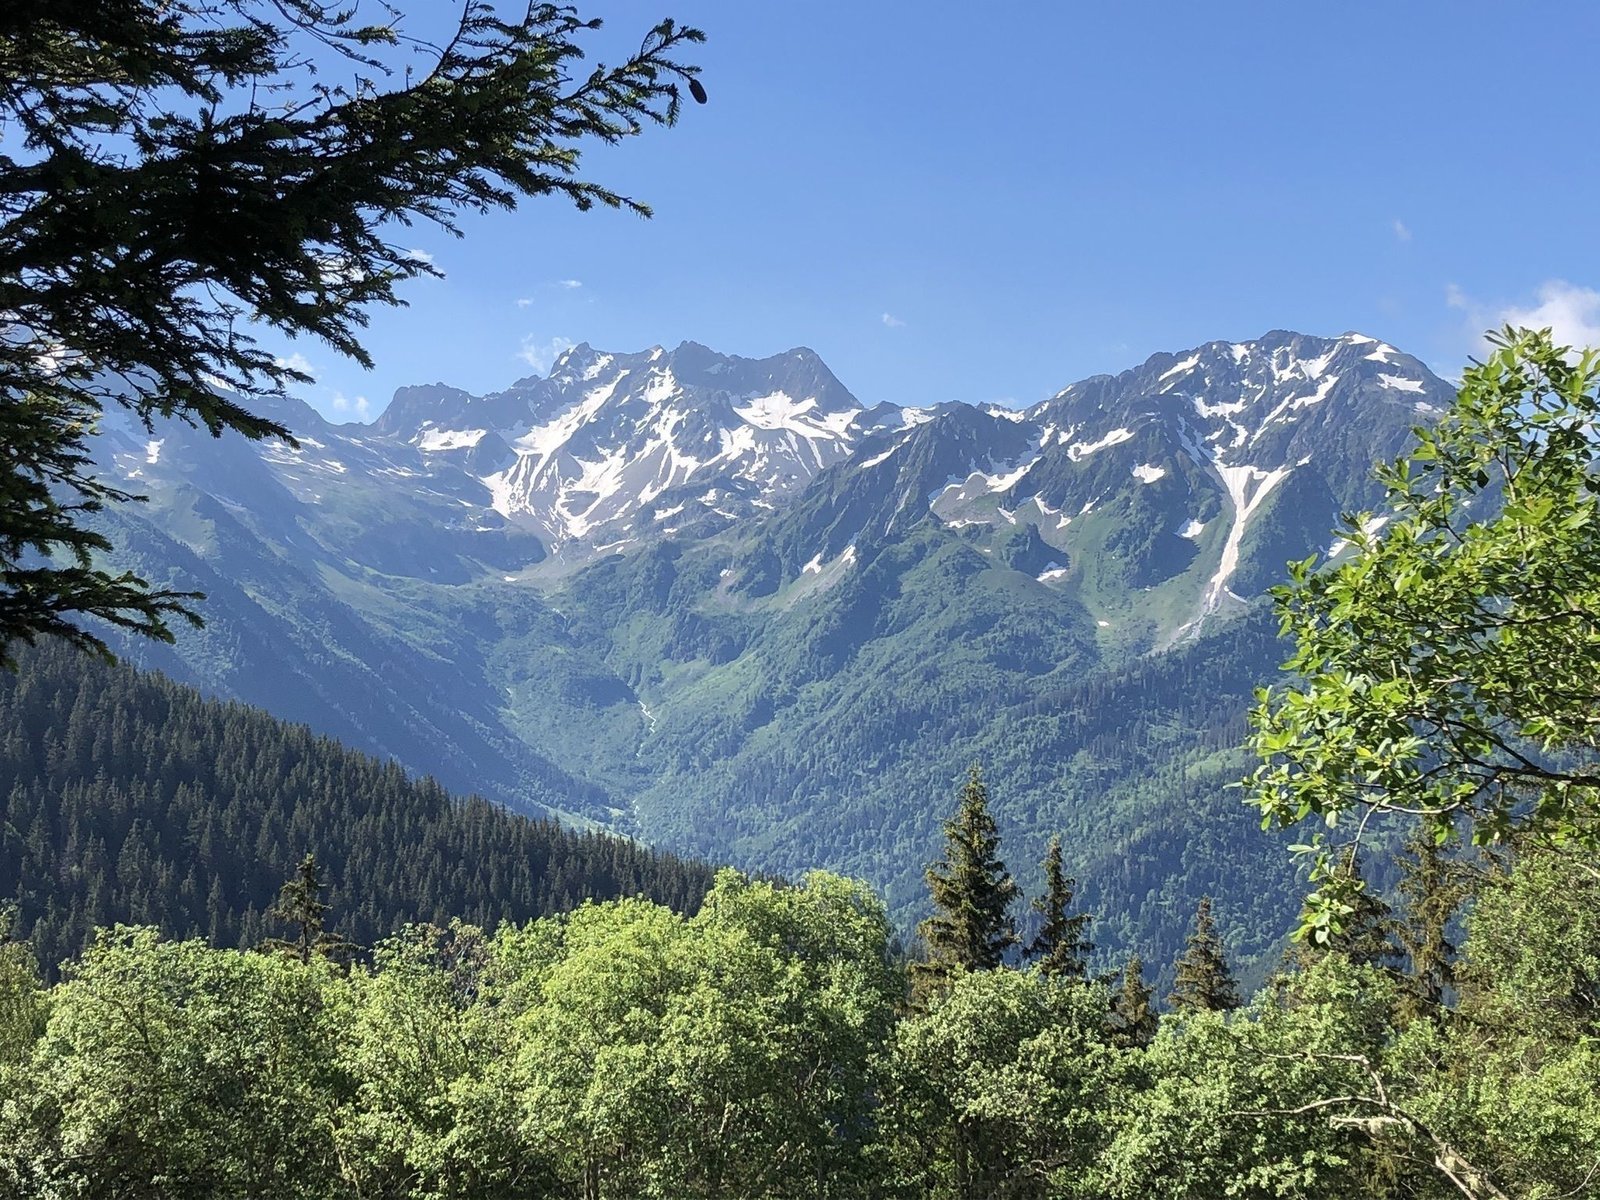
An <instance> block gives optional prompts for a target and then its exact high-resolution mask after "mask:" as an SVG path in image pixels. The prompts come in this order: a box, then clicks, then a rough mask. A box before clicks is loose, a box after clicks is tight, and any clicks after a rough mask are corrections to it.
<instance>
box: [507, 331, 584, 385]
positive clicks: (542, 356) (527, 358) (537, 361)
mask: <svg viewBox="0 0 1600 1200" xmlns="http://www.w3.org/2000/svg"><path fill="white" fill-rule="evenodd" d="M577 344H578V343H577V342H575V341H573V340H572V339H571V338H564V337H561V336H560V335H559V334H558V335H557V336H555V337H553V338H549V339H547V340H545V341H542V342H541V341H540V340H539V339H538V338H537V337H535V336H534V335H533V334H531V333H528V334H524V335H523V337H522V345H521V347H520V348H519V349H518V350H517V357H518V358H520V359H521V360H522V361H523V362H525V363H527V364H528V365H529V366H530V367H532V368H533V369H534V370H535V371H537V372H539V374H541V375H544V374H546V373H547V372H548V371H549V370H550V364H551V363H553V362H555V360H556V359H558V358H560V357H561V355H562V354H563V353H564V352H565V351H568V350H571V349H572V348H573V347H574V346H576V345H577Z"/></svg>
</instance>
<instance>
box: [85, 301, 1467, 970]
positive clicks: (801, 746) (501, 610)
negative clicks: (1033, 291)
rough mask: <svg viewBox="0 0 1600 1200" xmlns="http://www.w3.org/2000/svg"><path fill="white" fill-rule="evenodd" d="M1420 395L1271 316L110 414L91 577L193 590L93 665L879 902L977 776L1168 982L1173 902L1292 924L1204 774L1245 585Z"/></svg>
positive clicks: (1346, 489) (1351, 353) (1261, 945)
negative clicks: (202, 410)
mask: <svg viewBox="0 0 1600 1200" xmlns="http://www.w3.org/2000/svg"><path fill="white" fill-rule="evenodd" d="M1452 394H1453V392H1452V389H1451V387H1450V386H1449V385H1448V384H1447V383H1445V382H1444V381H1443V380H1441V379H1439V378H1437V377H1436V376H1435V375H1433V374H1432V373H1431V372H1430V371H1429V370H1428V369H1427V368H1426V367H1425V366H1424V365H1423V364H1422V363H1421V362H1419V361H1418V360H1417V359H1415V358H1413V357H1411V356H1409V355H1407V354H1404V353H1403V352H1401V351H1400V350H1398V349H1396V348H1395V347H1393V346H1390V345H1388V344H1386V343H1384V342H1381V341H1379V340H1377V339H1374V338H1371V337H1366V336H1363V335H1359V334H1354V333H1352V334H1346V335H1344V336H1342V337H1337V338H1321V337H1312V336H1308V335H1303V334H1297V333H1290V332H1282V331H1279V332H1273V333H1269V334H1267V335H1265V336H1263V337H1261V338H1258V339H1255V340H1251V341H1245V342H1211V343H1207V344H1206V345H1204V346H1200V347H1197V348H1195V349H1192V350H1187V351H1183V352H1180V353H1171V354H1158V355H1155V356H1153V357H1152V358H1150V359H1149V360H1148V361H1146V362H1145V363H1143V364H1142V365H1140V366H1138V367H1135V368H1132V369H1130V370H1127V371H1124V372H1122V373H1120V374H1118V375H1114V376H1112V375H1104V376H1096V377H1093V378H1090V379H1086V380H1083V381H1081V382H1078V383H1074V384H1072V385H1070V386H1068V387H1066V388H1064V389H1062V390H1061V391H1059V392H1058V393H1056V394H1055V395H1053V396H1051V397H1049V398H1047V399H1044V400H1041V401H1040V402H1038V403H1036V404H1034V405H1032V406H1031V407H1028V408H1024V409H1015V410H1013V409H1008V408H1005V407H1001V406H997V405H986V406H972V405H966V404H959V403H947V404H938V405H933V406H929V407H926V408H901V407H895V406H892V405H887V404H881V405H877V406H871V407H869V406H867V405H864V404H862V403H861V402H860V401H859V400H857V399H856V398H855V397H854V396H853V395H852V394H851V393H850V392H849V390H848V389H847V388H846V387H845V386H844V385H843V384H842V383H841V382H840V381H839V380H838V379H837V378H836V377H835V376H834V375H833V373H832V372H831V371H830V370H829V369H828V367H827V366H826V365H825V364H824V363H823V362H822V360H821V359H820V358H819V357H818V356H817V355H816V354H814V353H813V352H811V351H809V350H805V349H796V350H791V351H789V352H787V353H784V354H779V355H775V356H773V357H770V358H764V359H748V358H739V357H734V356H729V355H724V354H719V353H716V352H714V351H712V350H709V349H707V348H706V347H704V346H700V345H697V344H695V343H684V344H683V345H681V346H679V347H677V348H676V349H674V350H665V349H662V348H659V347H657V348H653V349H651V350H647V351H644V352H640V353H634V354H621V353H607V352H601V351H598V350H595V349H593V348H591V347H589V346H587V345H582V346H577V347H575V348H573V349H571V350H568V351H567V352H566V353H564V354H563V355H562V356H561V357H560V358H559V359H558V360H557V361H556V362H555V363H554V364H553V366H552V368H551V370H550V372H549V375H548V376H547V377H543V378H540V377H536V376H535V377H529V378H526V379H522V380H518V381H516V382H515V383H513V384H511V386H509V387H508V388H506V389H505V390H504V391H500V392H495V393H491V394H488V395H483V396H475V395H470V394H468V393H466V392H464V391H461V390H460V389H457V388H453V387H450V386H447V385H445V384H442V383H436V384H430V385H424V386H415V387H406V388H402V389H400V390H399V391H398V392H397V393H396V394H395V397H394V400H393V401H392V403H391V404H390V405H389V407H388V408H387V409H386V411H385V412H384V413H383V414H382V415H381V416H380V417H379V418H378V419H377V420H376V421H375V422H373V423H371V424H365V425H359V424H344V425H335V424H331V423H329V422H327V421H325V420H324V419H323V418H321V417H320V416H319V415H318V414H317V413H316V412H315V411H314V410H313V409H311V408H310V407H309V406H306V405H304V404H301V403H299V402H298V401H293V400H284V401H281V402H278V405H277V408H276V411H274V412H273V413H272V415H273V416H275V417H277V418H278V419H279V420H281V421H283V422H284V423H285V424H286V425H288V426H289V427H290V428H291V429H292V430H294V432H295V435H296V440H297V444H296V445H293V446H290V445H286V444H283V443H277V442H269V443H261V444H251V443H248V442H245V441H242V440H238V439H223V440H220V441H218V440H213V439H211V438H210V437H209V436H206V435H205V434H204V433H203V432H201V431H196V430H192V429H188V428H185V427H181V426H176V427H161V428H158V429H157V430H156V432H155V433H154V434H153V435H152V433H151V432H150V431H147V430H145V429H144V428H142V427H141V426H139V425H138V424H137V423H136V422H132V421H126V420H121V419H118V418H108V420H107V422H106V424H105V426H104V428H103V429H102V433H101V436H100V438H99V441H100V453H99V461H100V463H101V465H102V467H103V469H104V470H105V471H106V472H108V473H109V474H111V475H114V476H116V477H118V478H119V481H120V482H122V483H124V484H127V485H128V486H130V487H132V488H134V489H136V490H140V491H143V492H145V493H147V494H148V495H149V497H150V499H149V502H148V503H147V504H141V505H122V506H119V507H118V508H116V509H115V510H114V511H112V512H110V513H108V514H106V515H105V520H106V522H107V524H108V526H109V528H108V532H109V533H110V534H111V536H112V538H113V540H114V542H115V543H116V545H117V546H118V555H119V561H120V563H121V564H122V565H126V566H128V567H131V568H133V569H136V570H138V571H139V572H140V573H142V574H144V575H145V576H146V578H149V579H151V580H152V581H154V582H157V583H160V584H163V585H168V586H177V587H183V588H191V589H195V590H199V591H203V592H205V593H207V596H208V598H207V600H206V601H205V604H204V610H203V611H204V614H205V616H206V619H207V625H206V628H205V629H204V630H200V631H195V632H192V633H188V632H186V633H184V634H183V635H181V636H180V639H179V642H178V644H177V645H176V646H175V647H163V646H156V645H148V644H142V643H128V642H124V643H121V644H120V646H119V648H120V649H121V650H123V651H124V652H126V653H127V654H128V655H129V656H130V657H132V658H134V659H135V661H137V662H140V663H142V664H144V665H148V666H155V667H159V668H160V669H162V670H163V671H166V672H167V673H168V674H170V675H172V676H174V677H175V678H177V679H179V680H182V681H185V682H189V683H193V684H195V685H197V686H199V687H200V688H202V689H203V690H205V691H208V692H210V693H212V694H216V695H221V696H226V697H231V698H237V699H241V700H245V701H248V702H251V703H254V704H258V705H260V706H262V707H264V708H266V709H268V710H270V711H272V712H274V713H276V714H278V715H280V716H283V717H287V718H290V719H294V720H301V721H306V722H308V723H309V724H311V725H312V726H313V727H314V728H316V729H317V730H319V731H320V732H324V733H328V734H331V735H333V736H336V737H338V738H340V739H341V740H343V741H345V742H346V743H348V744H350V745H352V746H354V747H356V748H358V749H361V750H366V751H370V752H374V753H378V754H380V755H384V756H388V757H392V758H394V759H396V760H398V761H399V762H401V763H402V764H403V765H405V766H406V767H407V768H409V769H411V770H413V771H415V772H418V773H424V774H431V775H433V776H435V777H437V778H438V779H440V780H441V781H442V782H443V783H445V784H446V785H447V786H449V787H451V788H453V789H456V790H460V791H476V792H478V793H481V794H483V795H485V796H488V797H490V798H493V799H496V800H500V801H503V802H505V803H507V804H509V805H512V806H514V807H518V808H522V809H525V810H529V811H536V812H540V811H544V812H550V813H554V814H556V815H559V816H561V817H563V818H564V819H567V820H569V821H574V822H577V823H581V824H593V825H597V826H603V827H606V828H610V829H615V830H619V831H623V832H627V833H630V834H634V835H637V836H639V837H641V838H643V839H645V840H647V841H649V842H652V843H655V844H659V845H662V846H664V847H667V848H671V849H676V850H682V851H688V852H692V853H696V854H702V855H706V856H709V857H712V858H714V859H719V860H725V861H733V862H736V863H739V864H741V865H745V866H750V867H754V868H759V869H764V870H772V871H778V872H798V871H801V870H804V869H805V868H807V867H810V866H828V867H832V868H835V869H840V870H843V871H846V872H848V873H851V874H856V875H860V876H863V877H865V878H867V879H868V880H869V881H871V882H872V883H874V884H875V885H876V886H878V887H880V888H882V889H884V890H885V892H886V894H887V896H888V897H889V900H890V903H891V905H892V906H893V907H894V909H895V911H896V912H897V913H899V914H900V915H901V916H902V917H903V918H906V919H908V920H909V919H910V918H912V917H914V916H915V915H916V914H917V912H918V909H919V906H920V905H921V903H922V897H923V891H922V880H921V875H922V869H923V866H924V864H925V863H927V862H928V861H929V860H930V859H931V858H932V857H933V855H934V854H935V853H936V850H937V844H938V836H939V822H940V820H941V818H942V817H943V815H944V814H945V813H946V812H947V811H948V810H949V808H950V807H951V805H952V803H953V798H954V792H955V787H956V781H957V780H958V778H959V776H960V775H961V774H962V773H963V772H964V770H965V768H966V766H967V764H968V763H970V762H972V761H974V760H976V761H980V762H981V763H983V765H984V767H985V770H986V772H987V773H988V776H989V779H990V781H991V786H992V789H993V793H994V799H995V808H996V811H997V813H998V815H999V818H1000V821H1001V826H1002V835H1003V837H1004V838H1005V841H1004V843H1003V846H1002V850H1003V852H1004V853H1006V854H1007V855H1008V857H1009V858H1010V859H1011V861H1012V862H1013V865H1014V866H1015V867H1016V868H1017V871H1018V874H1019V875H1021V876H1022V877H1023V878H1024V879H1025V880H1029V881H1031V880H1032V878H1033V875H1034V872H1033V871H1032V869H1031V864H1032V863H1034V862H1036V861H1037V860H1038V858H1039V857H1040V855H1041V854H1042V852H1043V845H1044V841H1045V839H1046V838H1047V837H1048V835H1049V834H1050V833H1052V832H1060V833H1061V834H1062V835H1063V838H1064V841H1065V844H1066V847H1067V858H1068V862H1069V865H1070V867H1071V868H1072V869H1073V870H1074V871H1075V872H1076V873H1077V874H1078V876H1079V877H1080V880H1081V881H1082V884H1083V893H1082V894H1083V897H1084V900H1085V902H1086V903H1088V904H1089V905H1090V906H1091V907H1094V906H1099V912H1100V922H1099V929H1100V940H1101V941H1102V943H1103V944H1104V945H1106V946H1107V947H1117V946H1122V945H1126V944H1135V945H1137V946H1138V947H1139V948H1140V949H1141V950H1143V951H1144V952H1145V953H1146V955H1147V957H1149V958H1151V959H1153V960H1155V961H1163V960H1164V959H1165V958H1167V957H1169V953H1168V952H1169V951H1170V950H1171V949H1173V948H1174V947H1175V946H1176V944H1177V943H1178V941H1180V940H1181V937H1182V933H1183V928H1184V925H1185V923H1186V921H1187V918H1188V915H1189V913H1190V912H1191V911H1192V905H1193V902H1194V900H1195V899H1196V898H1197V897H1198V896H1199V895H1201V894H1204V893H1208V892H1212V893H1216V895H1217V904H1218V911H1219V913H1220V914H1221V915H1222V917H1223V920H1224V923H1225V924H1228V923H1230V922H1231V923H1232V925H1233V926H1234V927H1236V928H1239V929H1241V930H1243V929H1246V928H1248V929H1250V930H1266V931H1272V930H1277V929H1281V928H1283V927H1284V926H1285V925H1286V922H1287V912H1288V908H1289V906H1290V905H1291V904H1292V896H1293V893H1294V889H1295V887H1296V881H1294V880H1293V879H1292V878H1290V877H1289V874H1288V866H1287V863H1286V862H1285V860H1284V856H1283V854H1282V851H1281V847H1280V846H1279V845H1278V844H1277V843H1276V842H1275V840H1274V839H1272V838H1269V837H1266V836H1258V835H1253V834H1252V833H1251V832H1250V822H1249V818H1248V817H1247V816H1246V815H1245V814H1243V813H1242V812H1241V810H1240V803H1239V797H1238V794H1237V793H1236V792H1233V791H1231V790H1229V786H1228V785H1229V784H1230V783H1231V782H1232V781H1233V780H1235V779H1237V778H1238V776H1239V774H1240V772H1241V770H1242V768H1243V767H1244V766H1245V765H1246V761H1245V759H1244V758H1243V756H1242V753H1241V752H1240V750H1239V749H1238V747H1239V745H1240V743H1241V740H1242V738H1243V734H1244V724H1243V714H1244V712H1245V710H1246V708H1247V707H1248V704H1249V696H1250V691H1251V688H1252V687H1254V686H1255V685H1257V684H1259V683H1261V682H1264V681H1266V680H1268V679H1269V678H1271V677H1272V676H1273V674H1274V673H1275V671H1276V670H1277V664H1278V663H1279V662H1281V661H1282V658H1283V657H1284V651H1283V648H1282V647H1281V646H1280V645H1279V644H1278V642H1277V641H1276V637H1275V624H1274V622H1273V621H1272V620H1271V619H1270V616H1269V614H1268V613H1267V611H1266V605H1265V603H1264V601H1263V599H1262V593H1263V591H1264V590H1265V589H1266V588H1267V587H1269V586H1271V585H1272V584H1273V583H1275V582H1278V581H1280V580H1281V579H1282V578H1283V575H1284V565H1285V563H1286V562H1288V561H1289V560H1291V559H1301V558H1304V557H1306V556H1307V555H1309V554H1312V553H1316V554H1319V555H1323V556H1328V555H1334V554H1337V553H1338V550H1339V544H1338V543H1337V542H1336V541H1335V540H1334V538H1333V535H1332V533H1331V531H1332V530H1333V529H1334V528H1335V526H1336V525H1337V523H1338V519H1339V514H1341V513H1343V512H1358V511H1364V510H1367V509H1370V508H1372V507H1374V506H1375V505H1376V504H1377V502H1378V501H1379V499H1380V493H1379V491H1378V490H1377V489H1376V487H1375V485H1374V484H1373V483H1372V481H1371V478H1370V468H1371V465H1372V463H1373V461H1374V460H1376V459H1380V458H1390V457H1393V456H1395V455H1396V454H1399V453H1401V452H1403V450H1404V449H1405V447H1406V445H1407V444H1408V441H1409V437H1410V432H1409V431H1410V429H1411V428H1412V427H1413V426H1414V425H1416V424H1417V423H1419V422H1421V421H1426V420H1427V419H1429V417H1430V416H1431V415H1432V414H1433V413H1435V412H1437V411H1439V410H1441V409H1442V408H1444V407H1445V406H1446V405H1448V404H1449V403H1450V401H1451V399H1452ZM1262 936H1263V937H1265V936H1267V935H1262ZM1235 949H1236V951H1237V952H1239V953H1241V954H1243V955H1246V956H1248V955H1263V954H1265V953H1267V952H1268V950H1269V949H1270V947H1269V945H1268V944H1267V942H1266V941H1262V940H1259V939H1258V940H1255V941H1252V940H1251V939H1250V938H1249V937H1246V936H1243V935H1240V936H1239V937H1238V938H1236V945H1235Z"/></svg>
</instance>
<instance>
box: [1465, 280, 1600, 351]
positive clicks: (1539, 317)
mask: <svg viewBox="0 0 1600 1200" xmlns="http://www.w3.org/2000/svg"><path fill="white" fill-rule="evenodd" d="M1445 303H1446V304H1448V305H1449V306H1450V307H1451V308H1454V309H1459V310H1460V311H1461V312H1463V313H1465V314H1466V318H1465V320H1466V324H1467V326H1468V329H1469V331H1470V333H1471V335H1472V336H1473V337H1474V338H1476V337H1479V336H1481V335H1482V333H1483V331H1484V330H1485V329H1498V328H1500V327H1501V326H1502V325H1518V326H1528V327H1529V328H1532V329H1549V330H1551V331H1552V334H1553V336H1554V337H1555V340H1556V342H1557V344H1561V345H1568V346H1575V347H1579V348H1582V347H1588V346H1600V291H1596V290H1595V289H1594V288H1590V287H1583V286H1582V285H1581V284H1576V283H1569V282H1568V281H1567V280H1565V279H1547V280H1545V281H1544V282H1543V283H1541V284H1540V285H1539V286H1538V288H1537V289H1536V290H1535V291H1534V295H1533V299H1532V300H1531V301H1524V302H1520V303H1484V302H1482V301H1479V300H1475V299H1474V298H1473V297H1471V296H1469V295H1468V294H1467V293H1466V292H1464V291H1463V290H1462V289H1461V288H1459V287H1457V286H1456V285H1455V284H1453V283H1452V284H1450V285H1449V286H1448V287H1447V288H1446V289H1445Z"/></svg>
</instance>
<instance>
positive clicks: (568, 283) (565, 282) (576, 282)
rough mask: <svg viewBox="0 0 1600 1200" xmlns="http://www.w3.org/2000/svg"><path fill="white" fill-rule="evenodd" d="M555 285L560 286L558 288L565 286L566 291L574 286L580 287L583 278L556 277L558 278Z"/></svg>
mask: <svg viewBox="0 0 1600 1200" xmlns="http://www.w3.org/2000/svg"><path fill="white" fill-rule="evenodd" d="M556 286H557V287H560V288H566V289H567V290H568V291H571V290H573V289H574V288H581V287H582V286H583V280H581V279H558V280H556Z"/></svg>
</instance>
